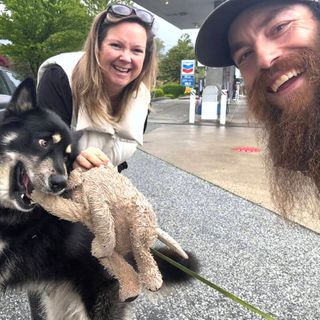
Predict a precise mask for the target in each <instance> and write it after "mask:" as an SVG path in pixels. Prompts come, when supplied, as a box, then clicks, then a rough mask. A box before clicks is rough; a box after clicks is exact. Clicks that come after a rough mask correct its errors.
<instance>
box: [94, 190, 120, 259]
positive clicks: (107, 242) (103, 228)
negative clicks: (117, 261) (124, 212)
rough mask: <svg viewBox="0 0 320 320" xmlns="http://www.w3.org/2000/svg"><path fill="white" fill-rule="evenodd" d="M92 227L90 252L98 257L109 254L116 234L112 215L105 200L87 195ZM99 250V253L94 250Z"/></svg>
mask: <svg viewBox="0 0 320 320" xmlns="http://www.w3.org/2000/svg"><path fill="white" fill-rule="evenodd" d="M88 202H89V206H90V211H91V212H90V215H91V223H92V229H91V231H92V232H93V234H94V235H95V239H94V242H96V244H95V246H92V253H93V255H94V256H96V257H97V258H99V257H100V256H111V254H112V253H113V251H114V248H115V246H116V234H115V227H114V220H113V216H112V214H111V212H110V210H109V207H108V205H107V203H106V201H105V200H104V199H103V197H101V198H100V199H97V197H96V196H95V197H91V196H90V195H88ZM97 249H98V250H99V251H101V255H100V254H99V253H98V252H96V250H97Z"/></svg>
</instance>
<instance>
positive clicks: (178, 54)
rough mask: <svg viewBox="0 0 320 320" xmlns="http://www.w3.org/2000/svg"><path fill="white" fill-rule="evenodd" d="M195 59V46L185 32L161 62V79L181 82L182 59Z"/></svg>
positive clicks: (159, 77)
mask: <svg viewBox="0 0 320 320" xmlns="http://www.w3.org/2000/svg"><path fill="white" fill-rule="evenodd" d="M184 59H195V52H194V46H193V44H192V41H191V39H190V36H189V35H188V34H183V35H182V36H181V37H180V39H179V40H178V43H177V45H175V46H174V47H172V48H171V49H170V50H169V51H168V52H167V54H166V56H165V57H164V58H163V59H162V60H161V61H160V63H159V76H158V79H159V80H163V81H165V82H179V81H180V68H181V60H184Z"/></svg>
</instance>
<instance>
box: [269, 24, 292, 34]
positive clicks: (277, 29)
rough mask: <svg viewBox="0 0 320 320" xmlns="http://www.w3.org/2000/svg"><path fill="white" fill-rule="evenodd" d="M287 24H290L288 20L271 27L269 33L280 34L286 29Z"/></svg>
mask: <svg viewBox="0 0 320 320" xmlns="http://www.w3.org/2000/svg"><path fill="white" fill-rule="evenodd" d="M289 25H290V22H283V23H280V24H278V25H276V26H275V27H274V28H273V29H272V31H271V34H273V35H278V34H281V33H282V32H284V31H286V30H287V29H288V27H289Z"/></svg>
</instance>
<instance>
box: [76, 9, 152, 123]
mask: <svg viewBox="0 0 320 320" xmlns="http://www.w3.org/2000/svg"><path fill="white" fill-rule="evenodd" d="M106 15H107V10H105V11H103V12H101V13H100V14H98V15H97V16H96V18H95V19H94V21H93V23H92V26H91V29H90V31H89V34H88V37H87V39H86V41H85V44H84V55H83V56H82V58H81V59H80V61H79V63H78V64H77V65H76V67H75V69H74V71H73V74H72V94H73V106H74V108H75V110H74V111H75V112H76V114H78V112H79V109H80V108H85V109H86V111H87V114H88V116H89V118H90V119H91V121H92V122H93V123H94V124H97V123H99V122H100V121H101V120H105V121H108V122H116V121H119V120H120V119H121V116H122V115H123V114H124V113H125V111H126V105H127V102H128V100H129V99H130V98H131V97H132V96H133V95H134V94H136V93H137V92H138V91H137V90H138V88H139V86H140V85H141V83H142V82H143V83H144V84H145V85H146V86H147V88H148V89H149V90H150V89H151V87H152V86H153V85H154V82H155V77H156V68H157V67H156V66H157V63H156V53H155V52H156V49H155V41H154V33H153V32H152V30H151V27H150V26H149V25H147V24H146V23H144V22H143V21H142V20H140V18H138V17H137V16H134V15H132V16H128V17H122V18H114V19H108V20H107V22H105V21H104V20H105V18H106ZM124 21H126V22H128V21H129V22H135V23H138V24H140V25H141V26H143V27H144V28H145V30H146V32H147V45H146V54H145V59H144V62H143V67H142V71H141V73H140V75H139V76H138V77H137V78H136V79H135V80H133V81H132V82H131V83H129V84H128V85H127V87H126V88H125V89H124V92H123V96H122V97H121V101H120V103H119V108H117V110H113V109H112V106H111V101H110V97H109V96H108V93H107V92H106V90H104V88H105V83H104V78H103V75H102V70H101V67H100V64H99V51H100V48H101V44H102V42H103V40H104V38H105V37H106V35H107V32H108V30H109V29H110V28H112V27H113V26H115V25H117V24H120V23H122V22H124Z"/></svg>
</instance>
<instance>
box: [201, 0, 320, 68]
mask: <svg viewBox="0 0 320 320" xmlns="http://www.w3.org/2000/svg"><path fill="white" fill-rule="evenodd" d="M310 1H311V2H319V0H286V1H285V2H287V3H300V2H310ZM262 2H263V1H261V0H226V1H225V2H223V3H222V4H221V5H219V6H218V7H217V8H215V9H214V10H213V11H212V12H211V14H210V15H209V16H208V17H207V18H206V20H205V21H204V23H203V24H202V25H201V28H200V30H199V33H198V36H197V40H196V45H195V51H196V56H197V59H198V60H199V61H200V62H201V63H202V64H204V65H206V66H208V67H226V66H231V65H233V64H234V62H233V60H232V58H231V55H230V49H229V43H228V32H229V28H230V25H231V24H232V22H233V21H234V19H235V18H236V17H237V16H238V15H239V14H240V13H241V12H242V11H244V10H245V9H247V8H249V7H251V6H253V5H255V4H258V3H262ZM265 2H266V3H267V2H268V1H265ZM274 3H277V2H274ZM278 3H279V2H278Z"/></svg>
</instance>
